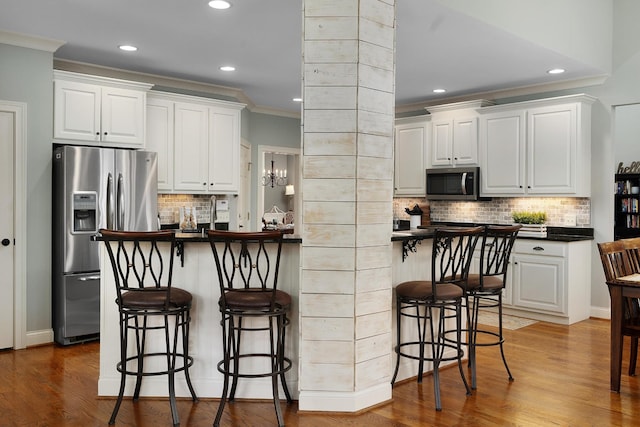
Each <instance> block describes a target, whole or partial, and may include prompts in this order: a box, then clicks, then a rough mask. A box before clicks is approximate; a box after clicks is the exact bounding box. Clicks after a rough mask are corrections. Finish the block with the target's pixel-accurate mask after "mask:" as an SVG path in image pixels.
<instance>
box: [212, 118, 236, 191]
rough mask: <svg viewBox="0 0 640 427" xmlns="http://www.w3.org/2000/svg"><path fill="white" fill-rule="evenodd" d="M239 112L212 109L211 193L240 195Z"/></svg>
mask: <svg viewBox="0 0 640 427" xmlns="http://www.w3.org/2000/svg"><path fill="white" fill-rule="evenodd" d="M239 123H240V112H239V111H235V110H226V109H223V108H215V107H210V108H209V191H210V192H223V193H228V192H232V193H237V192H238V186H239V182H240V129H239Z"/></svg>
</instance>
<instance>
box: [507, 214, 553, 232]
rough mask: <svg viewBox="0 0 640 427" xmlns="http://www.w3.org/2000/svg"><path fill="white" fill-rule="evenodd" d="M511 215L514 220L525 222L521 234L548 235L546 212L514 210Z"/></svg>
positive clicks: (519, 222) (520, 222) (518, 222)
mask: <svg viewBox="0 0 640 427" xmlns="http://www.w3.org/2000/svg"><path fill="white" fill-rule="evenodd" d="M511 217H512V218H513V222H515V223H517V224H523V225H522V228H521V229H520V232H519V233H518V234H519V235H520V236H530V237H547V226H546V225H544V223H545V221H546V220H547V214H546V213H545V212H527V211H514V212H511Z"/></svg>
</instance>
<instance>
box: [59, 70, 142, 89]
mask: <svg viewBox="0 0 640 427" xmlns="http://www.w3.org/2000/svg"><path fill="white" fill-rule="evenodd" d="M53 78H54V79H55V80H64V81H72V82H77V83H91V84H95V85H100V86H109V87H117V88H122V89H137V90H142V91H148V90H149V89H151V88H152V87H153V85H152V84H149V83H141V82H133V81H129V80H121V79H114V78H111V77H102V76H93V75H90V74H81V73H74V72H71V71H61V70H53Z"/></svg>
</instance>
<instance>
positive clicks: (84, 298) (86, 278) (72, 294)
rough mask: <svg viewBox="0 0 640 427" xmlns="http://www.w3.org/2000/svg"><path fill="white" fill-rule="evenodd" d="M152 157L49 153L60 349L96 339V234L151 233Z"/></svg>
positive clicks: (65, 149) (116, 152)
mask: <svg viewBox="0 0 640 427" xmlns="http://www.w3.org/2000/svg"><path fill="white" fill-rule="evenodd" d="M157 182H158V180H157V155H156V153H153V152H148V151H137V150H125V149H112V148H97V147H80V146H69V145H65V146H56V147H54V151H53V181H52V183H53V188H52V195H53V196H52V200H53V224H52V232H53V235H52V242H53V250H52V273H53V277H52V279H53V280H52V282H53V283H52V284H53V290H52V291H53V292H52V303H53V307H52V313H53V328H54V339H55V341H56V342H58V343H60V344H63V345H67V344H72V343H76V342H83V341H88V340H93V339H97V338H98V337H99V332H100V260H99V248H100V246H99V245H100V243H99V242H97V241H94V240H92V236H94V235H95V234H96V232H97V231H98V230H99V229H100V228H109V229H116V230H126V231H151V230H157V229H158V202H157V194H158V184H157Z"/></svg>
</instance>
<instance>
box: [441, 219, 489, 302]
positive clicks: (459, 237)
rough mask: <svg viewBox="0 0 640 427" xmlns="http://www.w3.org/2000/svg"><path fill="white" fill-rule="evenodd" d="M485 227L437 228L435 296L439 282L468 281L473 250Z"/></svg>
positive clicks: (461, 282)
mask: <svg viewBox="0 0 640 427" xmlns="http://www.w3.org/2000/svg"><path fill="white" fill-rule="evenodd" d="M483 231H484V227H482V226H480V227H456V228H437V229H436V230H435V232H434V236H433V250H432V253H431V282H432V285H433V295H434V298H436V299H437V298H438V297H437V285H438V284H439V283H445V282H446V283H460V284H463V283H465V282H466V280H467V277H468V275H469V267H470V266H471V258H472V257H473V251H474V250H475V248H476V244H477V243H478V238H479V237H480V235H481V234H482V232H483Z"/></svg>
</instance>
